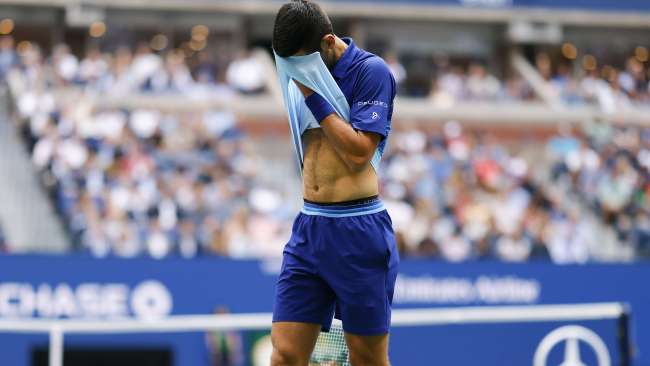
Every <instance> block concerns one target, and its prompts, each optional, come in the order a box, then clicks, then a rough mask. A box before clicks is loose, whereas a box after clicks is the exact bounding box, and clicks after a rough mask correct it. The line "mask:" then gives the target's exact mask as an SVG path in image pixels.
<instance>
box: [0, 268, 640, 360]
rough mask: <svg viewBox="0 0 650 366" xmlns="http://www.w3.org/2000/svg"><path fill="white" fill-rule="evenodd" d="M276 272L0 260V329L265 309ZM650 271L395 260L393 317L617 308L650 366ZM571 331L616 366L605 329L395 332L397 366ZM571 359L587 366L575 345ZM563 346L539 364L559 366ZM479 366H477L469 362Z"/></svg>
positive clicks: (8, 356)
mask: <svg viewBox="0 0 650 366" xmlns="http://www.w3.org/2000/svg"><path fill="white" fill-rule="evenodd" d="M278 268H279V263H277V262H258V261H235V260H227V259H219V258H202V259H195V260H181V259H167V260H162V261H155V260H150V259H132V260H121V259H102V260H97V259H91V258H85V257H76V256H72V257H33V256H0V318H3V317H4V318H7V317H11V318H17V317H18V318H21V317H22V318H29V317H47V318H102V319H114V318H120V317H125V316H135V317H140V318H151V319H155V318H156V317H161V316H165V315H169V314H208V313H212V312H213V311H214V310H215V308H217V307H226V308H228V309H229V311H230V312H235V313H240V312H268V311H271V309H272V300H273V293H274V283H275V277H276V276H277V270H278ZM649 279H650V265H643V264H635V265H587V266H555V265H552V264H546V263H528V264H503V263H482V262H481V263H466V264H448V263H441V262H435V261H420V260H408V261H403V262H402V265H401V268H400V277H399V279H398V285H397V289H396V294H395V308H414V307H415V308H418V307H439V306H444V307H450V306H477V305H478V306H481V305H528V304H565V303H586V302H610V301H622V302H626V303H628V304H630V306H631V310H632V336H633V342H634V345H635V357H634V363H633V364H634V365H638V366H642V365H650V286H649V285H648V280H649ZM569 324H577V325H581V326H584V327H586V328H588V329H590V330H592V331H593V332H595V333H596V334H597V335H598V336H599V337H600V338H601V339H602V341H603V342H604V343H605V345H606V346H607V349H608V351H609V353H610V355H611V357H612V360H613V364H615V365H616V364H618V363H619V360H620V354H619V347H618V339H617V328H616V327H617V324H616V321H613V320H602V321H588V322H578V323H575V322H570V323H567V322H554V323H522V324H489V325H485V324H484V325H449V326H429V327H409V328H395V329H393V335H392V337H391V359H392V362H393V364H395V365H411V366H417V365H431V364H434V363H435V364H444V365H476V364H481V365H486V366H489V365H506V364H508V365H524V364H529V365H530V364H532V357H533V354H534V352H535V350H536V348H537V347H538V345H539V344H540V342H541V340H542V339H543V338H544V337H545V336H546V335H547V334H549V333H550V332H551V331H553V330H554V329H557V328H558V327H561V326H565V325H569ZM66 345H67V346H68V347H73V348H75V347H76V348H79V347H92V346H97V345H101V346H102V347H111V346H115V347H117V348H119V347H134V346H137V347H170V348H172V349H173V351H174V352H173V355H174V356H173V357H174V361H175V363H174V364H175V365H177V366H185V365H187V366H189V365H207V364H208V352H207V350H206V342H205V335H202V334H174V335H169V334H155V335H152V334H146V335H145V334H143V335H138V334H135V335H120V336H70V337H67V338H66ZM46 346H47V337H46V336H45V335H15V334H0V365H16V366H28V365H30V362H31V361H30V360H31V352H32V350H33V349H34V348H46ZM580 351H581V358H582V360H583V362H584V363H586V364H589V365H591V364H595V355H594V351H593V350H592V349H590V348H589V347H588V346H586V345H584V344H580ZM564 356H565V354H564V351H563V348H562V347H555V348H554V349H553V350H552V352H551V353H550V354H549V360H550V362H549V364H560V363H561V362H562V360H563V357H564ZM478 359H480V362H477V360H478Z"/></svg>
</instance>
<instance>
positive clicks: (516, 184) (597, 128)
mask: <svg viewBox="0 0 650 366" xmlns="http://www.w3.org/2000/svg"><path fill="white" fill-rule="evenodd" d="M179 52H180V51H171V52H169V53H167V54H165V55H160V54H158V53H155V52H152V50H151V49H150V48H149V47H148V46H146V45H140V46H137V47H136V48H135V49H134V50H131V49H130V48H127V47H120V48H118V49H117V50H116V51H115V52H113V53H101V52H100V51H99V50H98V49H93V48H91V49H89V51H88V52H87V53H86V55H85V56H84V57H83V58H81V59H78V58H77V57H76V56H74V55H73V54H72V53H71V52H70V50H69V48H68V47H67V46H65V45H59V46H56V47H55V48H54V49H53V52H52V54H51V55H50V56H47V57H46V56H44V55H43V54H42V53H41V51H40V49H39V48H38V47H37V46H36V45H33V44H29V45H25V44H23V46H22V47H16V46H15V45H14V42H13V40H12V39H11V38H10V37H2V38H0V80H2V79H4V78H5V77H6V76H7V73H8V72H9V70H18V71H19V72H18V75H19V78H20V80H21V82H20V84H21V85H23V89H22V91H21V93H20V95H17V96H16V97H17V100H16V103H17V105H16V107H17V108H16V109H17V113H18V115H19V117H20V118H21V119H22V120H24V121H26V123H25V124H24V132H25V137H26V139H27V141H28V143H29V146H30V151H31V154H32V159H33V162H34V164H35V166H36V167H37V168H38V169H39V171H40V172H41V178H42V180H43V182H44V183H45V185H46V186H47V187H48V188H49V189H50V192H51V195H52V199H53V202H55V204H56V207H57V210H58V212H59V213H60V214H61V217H62V219H63V221H64V222H65V225H66V228H67V229H68V231H69V233H70V237H71V238H72V240H73V242H74V243H75V246H76V247H77V248H78V249H79V250H83V251H87V252H90V253H92V254H93V255H95V256H100V257H101V256H108V255H117V256H123V257H132V256H137V255H143V254H145V255H150V256H152V257H155V258H161V257H165V256H169V255H180V256H183V257H193V256H197V255H201V254H204V253H212V254H217V255H226V256H232V257H239V258H247V257H267V256H277V255H279V254H280V253H281V247H282V245H283V244H284V241H285V240H286V238H288V237H289V235H290V225H291V220H292V215H293V214H295V211H296V208H295V207H288V206H287V204H286V202H287V201H288V198H289V197H290V196H292V195H296V194H297V192H287V189H288V188H287V187H275V186H272V185H269V184H268V183H262V182H261V181H260V179H259V176H258V175H259V172H260V171H261V170H262V164H263V163H262V161H263V156H262V154H261V153H260V152H259V151H257V150H256V149H255V146H254V144H253V142H252V141H251V140H250V139H247V138H246V136H245V133H244V132H242V131H241V130H240V128H239V127H238V123H237V120H236V117H235V116H234V115H233V114H232V113H229V112H227V111H221V110H208V111H204V112H174V113H171V112H170V113H166V112H165V113H163V112H161V111H159V110H154V109H145V108H133V109H128V110H126V109H115V108H99V109H97V108H93V107H92V106H91V105H89V104H88V103H87V102H85V99H80V100H74V101H72V102H61V101H56V98H55V97H54V91H55V90H58V89H57V88H60V87H68V86H69V87H76V88H80V89H83V90H86V91H89V92H92V93H98V94H99V93H101V94H102V95H104V94H107V95H111V94H118V95H120V94H124V93H133V92H137V93H183V95H187V96H189V97H191V96H193V95H217V94H218V95H221V96H223V95H231V94H233V93H244V94H255V93H261V92H264V88H265V85H266V82H267V81H266V80H265V79H264V75H265V72H264V67H265V65H264V62H263V61H262V60H260V59H259V58H258V57H256V56H255V55H253V54H252V53H251V52H242V53H241V54H240V55H239V56H238V57H236V58H235V59H233V60H232V62H230V63H229V64H228V65H227V67H226V68H225V69H223V70H222V71H219V70H220V66H218V65H217V64H215V63H214V62H212V60H211V58H210V56H209V54H207V53H198V54H197V57H196V58H195V59H194V61H193V62H189V61H188V59H187V58H186V57H185V56H184V55H183V54H181V53H179ZM386 60H387V62H388V64H389V66H390V67H391V70H392V72H393V73H394V74H395V77H396V80H397V81H398V82H401V83H405V82H406V80H407V79H408V78H409V76H408V75H407V71H406V69H405V68H404V67H403V66H402V65H401V64H400V63H399V61H398V59H397V58H396V57H394V56H391V55H387V57H386ZM547 61H548V60H544V59H543V58H539V59H538V60H537V67H538V69H539V71H540V74H541V75H542V76H543V77H545V78H547V79H548V80H549V82H550V85H553V87H554V88H556V90H557V92H558V93H559V94H560V95H561V96H562V98H564V100H566V101H567V102H570V103H574V102H575V103H582V102H585V101H588V100H589V98H596V99H598V98H605V99H603V100H605V101H606V100H607V99H606V97H604V95H605V96H606V95H609V96H611V95H614V94H607V93H606V92H604V91H603V90H606V89H607V88H609V90H615V89H614V88H615V85H618V86H619V87H620V88H619V89H616V90H618V93H619V94H616V95H618V97H617V98H619V99H616V100H617V101H618V100H620V98H622V95H625V96H626V98H628V99H629V100H631V101H638V102H644V101H647V79H646V78H645V71H643V72H641V71H639V70H637V69H638V67H639V65H638V64H635V63H633V62H629V65H628V66H629V69H626V71H625V72H617V71H616V70H613V71H611V72H612V73H614V72H615V73H616V74H615V75H616V78H613V77H611V75H610V77H609V78H603V77H602V76H603V75H602V72H603V70H598V72H600V74H599V75H595V74H593V73H591V74H588V75H586V76H584V77H582V78H580V79H575V78H573V77H571V76H568V74H566V70H564V69H562V68H561V67H558V68H557V74H553V73H549V72H550V70H551V68H550V63H548V62H547ZM545 62H546V64H545ZM563 75H564V76H563ZM612 75H613V74H612ZM590 88H591V89H590ZM628 88H631V89H628ZM644 88H645V89H644ZM206 93H208V94H206ZM212 93H214V94H212ZM431 98H433V99H434V101H436V102H438V103H447V102H449V101H453V100H457V99H466V100H493V99H497V98H500V99H503V98H511V99H530V98H532V92H531V91H530V88H529V87H528V86H527V85H526V83H524V82H523V81H521V80H520V79H518V78H516V77H513V78H510V79H507V80H506V81H502V80H500V79H498V78H497V77H495V76H494V75H491V74H490V73H489V72H488V70H487V68H486V67H485V66H484V65H482V64H480V63H470V64H469V65H468V67H467V68H466V69H464V68H462V67H460V66H457V65H450V64H448V63H445V62H443V61H441V62H440V63H439V64H438V73H437V77H436V79H435V87H434V88H432V90H431ZM601 102H602V101H600V102H599V103H601ZM617 103H618V102H617ZM601 104H602V103H601ZM389 147H390V148H389V150H388V151H387V153H386V155H385V158H384V162H383V166H382V169H381V174H380V178H381V191H382V195H383V197H384V198H385V200H386V204H387V206H388V207H389V211H390V212H391V215H392V217H393V220H394V224H395V228H396V231H397V235H398V239H399V244H400V249H401V250H402V253H403V254H404V255H407V256H427V257H437V258H441V259H444V260H448V261H465V260H482V259H495V258H496V259H500V260H504V261H526V260H535V259H540V260H552V261H553V262H556V263H583V262H587V261H594V260H595V261H628V260H632V259H634V258H637V257H650V202H649V198H648V193H650V184H649V180H648V172H649V168H650V130H648V129H640V128H633V127H626V128H623V127H620V128H619V127H612V126H609V125H608V124H606V123H592V124H590V125H588V126H587V127H585V128H581V129H575V130H572V129H571V128H568V127H566V126H564V127H563V128H562V129H560V130H559V131H558V134H557V135H556V136H555V137H553V138H551V139H549V140H548V142H547V144H546V146H544V144H543V143H541V144H540V142H539V140H536V143H532V144H528V143H526V142H524V143H521V142H520V143H518V144H517V143H514V144H510V143H506V142H503V141H497V138H496V137H495V136H494V135H493V134H491V133H487V132H485V133H477V132H472V133H468V132H466V131H463V129H462V127H461V126H460V124H458V123H456V122H453V121H452V122H448V123H447V124H445V125H444V128H443V129H442V130H439V131H438V130H436V131H433V130H424V129H419V128H413V127H411V128H408V129H403V128H399V127H395V130H394V133H393V135H392V138H391V144H390V145H389ZM286 163H287V164H292V162H286ZM296 179H297V178H296ZM1 247H2V235H0V248H1Z"/></svg>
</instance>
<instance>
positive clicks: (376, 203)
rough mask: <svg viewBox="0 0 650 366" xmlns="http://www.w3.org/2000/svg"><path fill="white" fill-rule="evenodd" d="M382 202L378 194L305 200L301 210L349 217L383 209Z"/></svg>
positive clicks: (306, 212)
mask: <svg viewBox="0 0 650 366" xmlns="http://www.w3.org/2000/svg"><path fill="white" fill-rule="evenodd" d="M385 209H386V207H384V203H383V202H382V201H381V200H380V199H379V197H378V196H372V197H367V198H362V199H358V200H352V201H345V202H333V203H329V202H328V203H319V202H312V201H309V200H305V203H304V206H303V207H302V210H301V212H302V213H303V214H305V215H312V216H326V217H349V216H361V215H369V214H373V213H377V212H381V211H383V210H385Z"/></svg>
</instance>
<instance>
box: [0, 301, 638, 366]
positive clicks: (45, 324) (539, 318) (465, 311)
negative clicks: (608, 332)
mask: <svg viewBox="0 0 650 366" xmlns="http://www.w3.org/2000/svg"><path fill="white" fill-rule="evenodd" d="M626 311H627V308H626V306H625V305H624V304H621V303H615V302H613V303H591V304H570V305H526V306H485V307H456V308H427V309H410V310H404V309H400V310H394V311H393V316H392V326H393V327H409V326H431V325H446V324H466V323H473V324H480V323H484V324H485V323H521V322H544V321H585V320H604V319H617V318H620V317H621V316H623V315H624V314H625V313H626ZM270 328H271V314H269V313H254V314H220V315H176V316H170V317H167V318H162V319H155V320H142V319H122V320H110V321H108V320H73V319H55V320H50V319H0V333H46V334H49V336H50V344H49V349H50V351H49V365H50V366H62V365H63V350H64V335H65V334H111V333H112V334H115V333H167V332H201V331H208V330H223V331H225V330H252V329H270Z"/></svg>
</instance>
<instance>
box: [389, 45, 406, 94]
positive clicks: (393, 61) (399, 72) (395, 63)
mask: <svg viewBox="0 0 650 366" xmlns="http://www.w3.org/2000/svg"><path fill="white" fill-rule="evenodd" d="M384 61H386V64H387V65H388V68H389V69H390V72H391V73H392V74H393V78H395V82H396V83H397V85H398V86H399V85H401V84H402V83H403V82H404V80H406V77H407V75H406V69H405V68H404V66H403V65H402V64H401V63H400V62H399V58H398V57H397V54H396V53H395V52H388V53H386V55H384Z"/></svg>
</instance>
